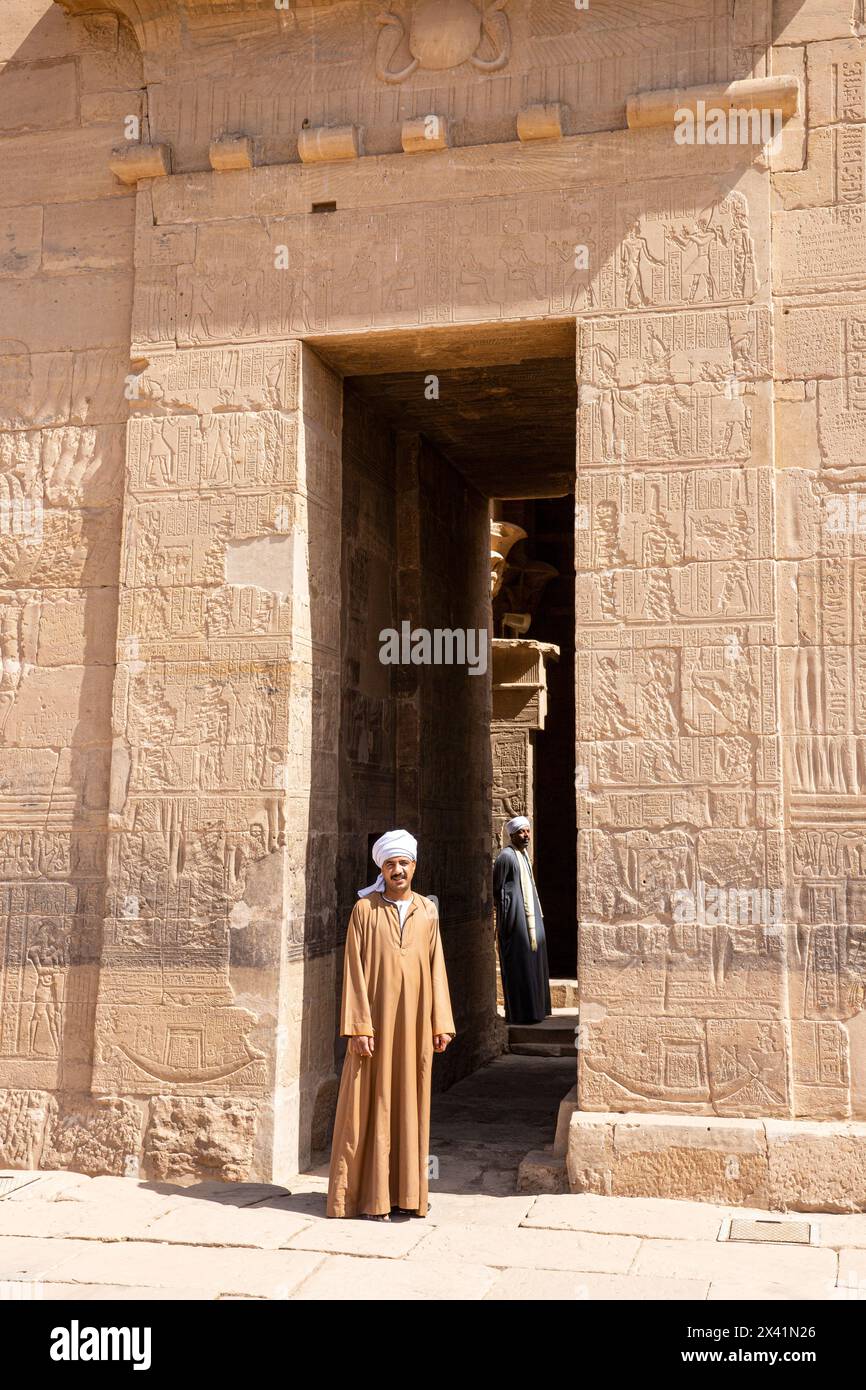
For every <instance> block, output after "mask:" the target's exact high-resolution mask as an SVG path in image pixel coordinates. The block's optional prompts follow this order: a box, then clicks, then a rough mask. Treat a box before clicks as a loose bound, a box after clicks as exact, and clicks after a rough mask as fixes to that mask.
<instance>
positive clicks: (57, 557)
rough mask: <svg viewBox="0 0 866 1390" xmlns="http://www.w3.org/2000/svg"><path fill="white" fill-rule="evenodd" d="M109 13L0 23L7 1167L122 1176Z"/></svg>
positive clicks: (136, 1116)
mask: <svg viewBox="0 0 866 1390" xmlns="http://www.w3.org/2000/svg"><path fill="white" fill-rule="evenodd" d="M141 86H142V77H141V58H140V54H139V52H138V48H137V45H136V43H135V42H134V40H133V39H132V37H131V35H130V33H129V31H128V30H126V29H125V28H124V27H123V26H121V24H120V23H119V20H118V17H117V16H116V15H114V14H105V13H101V14H94V15H91V16H89V17H87V18H83V19H74V20H73V19H69V18H68V17H67V16H66V15H64V14H63V12H62V11H61V10H60V9H59V8H58V7H56V6H53V5H50V4H47V3H45V0H15V3H14V4H12V5H8V4H7V5H5V6H4V13H3V16H2V20H0V628H2V676H0V764H2V774H0V900H2V901H0V1163H6V1164H13V1165H15V1166H34V1165H35V1164H36V1163H38V1161H39V1159H40V1157H41V1158H42V1161H43V1162H44V1163H45V1164H46V1166H63V1165H69V1166H74V1167H80V1166H83V1167H85V1168H88V1169H89V1170H90V1171H110V1172H120V1171H122V1170H123V1163H124V1160H125V1157H126V1156H127V1155H128V1154H136V1153H137V1152H138V1148H139V1139H140V1128H141V1124H140V1122H141V1115H140V1112H139V1110H138V1108H137V1107H136V1106H135V1104H134V1103H131V1102H129V1101H126V1100H117V1101H112V1102H110V1103H108V1104H105V1105H103V1104H100V1103H98V1102H94V1101H93V1100H92V1099H91V1095H90V1092H91V1077H92V1067H93V1062H94V1041H95V1037H94V1018H95V1004H96V991H97V976H98V969H99V959H100V953H101V939H102V921H103V917H104V913H105V901H104V879H105V862H106V825H107V809H108V781H109V763H110V750H111V699H112V695H111V691H112V683H113V677H114V660H115V649H114V637H115V629H116V622H117V585H118V559H119V547H120V532H121V518H122V492H123V459H124V430H125V422H126V419H127V415H128V403H127V401H126V400H125V398H124V385H125V378H126V375H127V373H128V371H129V337H130V314H131V305H132V286H133V251H132V246H133V221H134V211H135V198H134V193H133V192H132V191H131V190H129V189H127V188H124V187H122V186H121V185H120V184H118V183H117V182H116V180H115V179H114V178H113V177H112V175H111V173H110V172H109V170H108V157H109V151H110V149H111V147H112V145H113V144H115V143H116V142H117V135H118V128H119V123H120V122H121V120H122V118H123V117H124V116H126V115H127V114H138V115H140V114H141V112H142V91H141Z"/></svg>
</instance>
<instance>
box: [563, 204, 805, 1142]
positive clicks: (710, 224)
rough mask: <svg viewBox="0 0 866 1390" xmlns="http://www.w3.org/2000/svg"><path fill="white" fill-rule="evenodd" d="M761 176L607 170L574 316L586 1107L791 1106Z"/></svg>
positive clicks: (720, 1110) (742, 1110)
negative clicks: (582, 297)
mask: <svg viewBox="0 0 866 1390" xmlns="http://www.w3.org/2000/svg"><path fill="white" fill-rule="evenodd" d="M765 196H766V190H764V191H763V193H762V194H759V195H758V196H757V197H749V198H747V197H746V195H745V194H744V193H742V192H740V191H739V190H737V191H735V192H732V193H730V194H729V195H728V196H727V197H725V198H721V197H720V198H717V199H716V200H715V201H713V200H712V199H711V198H709V197H708V196H706V195H705V196H704V199H703V200H701V198H700V190H698V192H697V193H696V194H695V195H693V198H692V204H693V206H694V207H695V208H696V209H700V212H697V213H692V215H691V217H690V218H689V217H685V218H680V217H679V216H678V215H677V211H676V208H675V204H674V202H673V200H672V199H671V197H670V196H669V195H668V196H667V197H665V196H664V194H663V193H654V195H653V201H652V203H651V206H650V208H649V209H647V208H646V206H644V208H643V209H642V210H641V208H640V202H639V197H638V196H637V195H635V194H631V195H630V194H629V193H628V191H625V192H623V193H622V194H620V198H621V200H622V209H623V212H624V213H625V212H626V211H627V209H628V203H629V198H630V199H631V203H632V205H633V206H634V210H635V211H634V216H632V217H631V218H630V219H629V218H628V217H624V218H622V219H621V225H620V227H619V231H618V237H619V241H620V248H621V249H620V256H619V270H620V279H619V280H618V281H617V283H616V286H615V295H616V297H615V299H614V306H615V308H616V310H617V312H616V313H613V312H607V313H602V312H595V313H593V314H591V315H590V316H587V317H585V318H584V319H583V320H582V321H581V322H579V324H578V335H579V340H578V380H579V407H580V408H579V424H578V430H579V439H578V474H577V486H576V497H575V501H576V530H575V555H576V569H577V576H576V583H577V598H576V605H577V625H578V635H577V671H576V705H577V727H578V753H577V762H578V764H579V765H580V766H582V767H583V769H584V771H585V775H586V783H587V786H588V790H587V791H586V793H585V794H583V795H580V794H579V798H578V804H579V827H580V828H579V833H578V857H579V875H578V877H579V884H580V898H581V930H580V932H579V974H580V980H581V1001H582V1005H585V1006H586V1010H587V1012H586V1016H587V1018H588V1020H590V1021H589V1022H588V1025H587V1031H588V1037H587V1039H586V1045H585V1047H583V1048H582V1049H581V1051H580V1055H579V1065H578V1085H579V1094H580V1103H581V1106H583V1107H586V1108H588V1109H614V1110H628V1109H634V1110H658V1109H665V1110H667V1109H673V1110H681V1111H683V1112H693V1113H699V1114H718V1115H760V1114H770V1115H788V1114H791V1113H792V1112H791V1107H792V1104H793V1099H792V1091H791V1084H790V1075H791V1064H790V1039H789V1034H788V1032H787V1029H786V1014H787V1002H788V1001H787V987H788V954H789V951H788V941H787V937H786V928H785V923H784V907H783V899H784V883H785V877H784V873H785V853H784V838H783V830H782V800H781V779H782V768H781V754H780V742H779V709H778V696H777V682H778V660H777V651H776V644H777V632H776V615H777V581H776V574H775V554H776V548H775V546H776V542H775V525H776V519H775V497H774V493H775V488H774V479H773V473H772V468H771V464H772V462H773V434H772V376H773V330H772V320H771V315H770V313H769V311H768V309H767V308H766V307H764V305H765V303H766V300H767V295H768V290H769V282H768V279H767V275H766V269H765V267H766V260H765V252H766V245H767V230H768V209H767V206H766V201H765ZM656 198H658V202H657V203H656V202H655V199H656ZM623 278H624V283H623ZM738 301H739V302H738ZM599 308H601V306H599Z"/></svg>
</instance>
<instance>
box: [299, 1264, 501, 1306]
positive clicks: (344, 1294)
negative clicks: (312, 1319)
mask: <svg viewBox="0 0 866 1390" xmlns="http://www.w3.org/2000/svg"><path fill="white" fill-rule="evenodd" d="M496 1275H497V1271H496V1270H495V1269H489V1268H486V1267H485V1266H484V1265H480V1264H472V1263H470V1262H468V1261H467V1262H466V1263H465V1264H463V1263H461V1264H457V1265H455V1264H452V1263H451V1262H450V1261H447V1260H430V1261H425V1262H421V1261H420V1260H419V1261H415V1260H412V1261H409V1260H400V1261H391V1260H362V1259H353V1258H352V1257H351V1256H349V1255H331V1256H329V1257H328V1258H327V1259H326V1260H324V1261H323V1263H322V1264H321V1265H320V1266H319V1268H318V1269H317V1270H316V1272H315V1274H313V1275H311V1276H310V1278H309V1279H307V1280H306V1281H305V1283H304V1284H302V1285H301V1287H300V1289H298V1290H297V1291H296V1293H294V1294H293V1295H292V1297H293V1299H297V1300H302V1301H311V1300H313V1299H323V1300H328V1301H335V1300H348V1299H360V1300H365V1301H366V1300H368V1299H399V1300H401V1301H402V1300H404V1299H407V1300H424V1301H426V1300H428V1299H429V1300H431V1301H432V1300H447V1301H451V1300H457V1301H461V1300H467V1301H468V1300H475V1299H481V1298H484V1296H485V1294H486V1293H487V1292H488V1290H489V1289H490V1288H491V1287H492V1286H493V1284H494V1282H495V1280H496Z"/></svg>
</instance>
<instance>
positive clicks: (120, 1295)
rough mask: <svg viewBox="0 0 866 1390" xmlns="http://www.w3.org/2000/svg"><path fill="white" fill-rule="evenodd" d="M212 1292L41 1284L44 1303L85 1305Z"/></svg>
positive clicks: (150, 1300)
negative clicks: (55, 1302)
mask: <svg viewBox="0 0 866 1390" xmlns="http://www.w3.org/2000/svg"><path fill="white" fill-rule="evenodd" d="M214 1297H215V1295H214V1293H213V1292H205V1291H203V1290H202V1289H200V1288H194V1287H193V1288H188V1289H183V1288H172V1289H154V1288H152V1287H149V1286H148V1285H147V1284H138V1285H135V1284H57V1283H51V1284H43V1285H42V1288H41V1293H40V1298H41V1299H44V1300H45V1302H46V1303H47V1302H54V1301H57V1302H62V1303H66V1302H69V1301H73V1302H75V1303H88V1302H91V1301H92V1302H101V1301H105V1302H120V1301H123V1300H127V1299H140V1300H146V1301H147V1302H148V1303H153V1302H154V1301H156V1300H160V1299H162V1300H171V1302H172V1303H176V1302H179V1301H180V1300H183V1299H213V1298H214Z"/></svg>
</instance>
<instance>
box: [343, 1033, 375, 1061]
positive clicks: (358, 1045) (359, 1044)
mask: <svg viewBox="0 0 866 1390" xmlns="http://www.w3.org/2000/svg"><path fill="white" fill-rule="evenodd" d="M373 1043H374V1039H373V1038H365V1037H354V1038H350V1039H349V1051H350V1052H353V1053H354V1054H355V1056H356V1057H372V1056H373Z"/></svg>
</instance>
